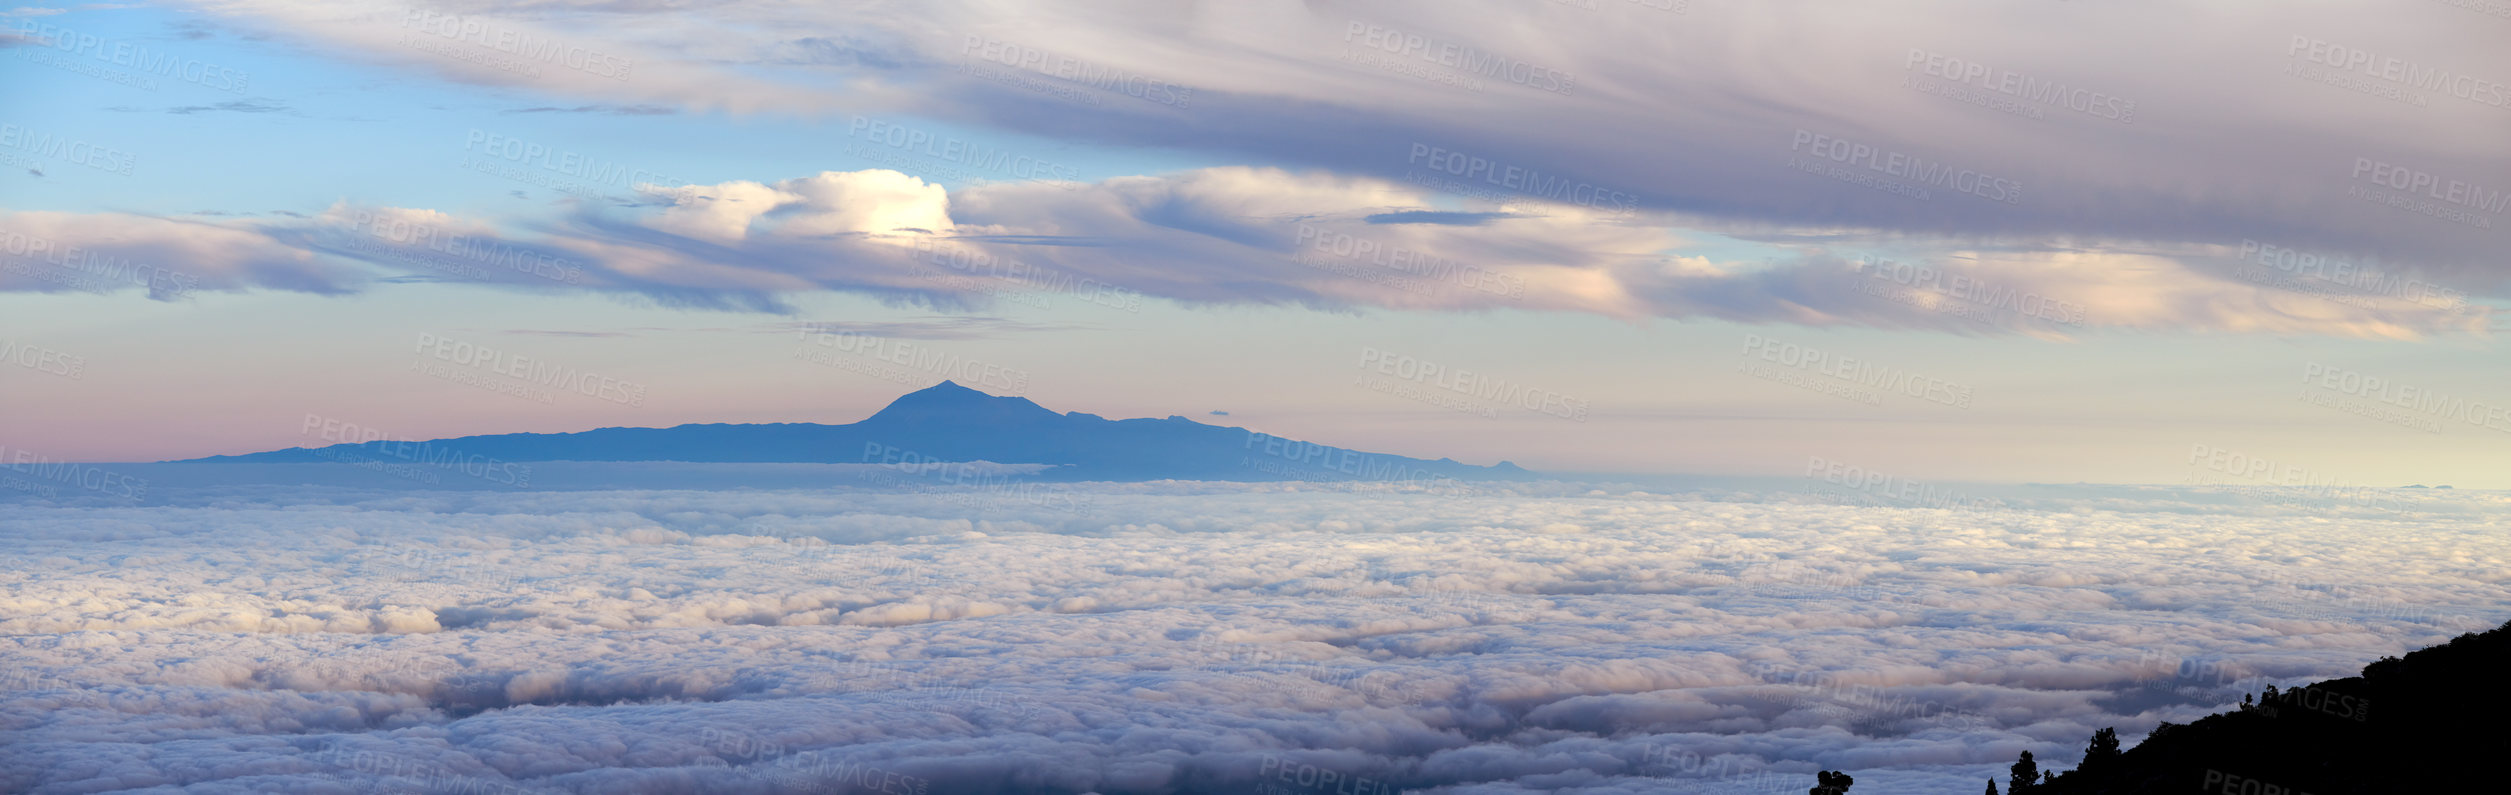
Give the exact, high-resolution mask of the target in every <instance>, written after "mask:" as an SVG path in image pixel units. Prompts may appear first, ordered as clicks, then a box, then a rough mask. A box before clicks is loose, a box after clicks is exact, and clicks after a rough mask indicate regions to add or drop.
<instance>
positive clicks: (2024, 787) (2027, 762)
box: [2005, 751, 2040, 795]
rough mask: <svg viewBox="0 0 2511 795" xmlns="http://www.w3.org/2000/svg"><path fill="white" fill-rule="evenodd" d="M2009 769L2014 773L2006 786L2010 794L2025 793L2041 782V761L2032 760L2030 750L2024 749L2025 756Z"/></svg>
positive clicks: (2021, 794)
mask: <svg viewBox="0 0 2511 795" xmlns="http://www.w3.org/2000/svg"><path fill="white" fill-rule="evenodd" d="M2007 770H2008V771H2009V772H2011V773H2013V774H2014V777H2013V778H2011V779H2009V780H2008V783H2007V784H2006V786H2005V791H2006V793H2008V795H2023V793H2026V792H2030V791H2031V789H2032V787H2033V786H2034V785H2037V784H2039V783H2040V763H2038V762H2034V761H2031V752H2030V751H2024V752H2023V758H2022V759H2019V760H2016V761H2015V762H2014V766H2013V767H2011V768H2007Z"/></svg>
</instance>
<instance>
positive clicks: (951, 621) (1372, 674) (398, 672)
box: [0, 483, 2511, 793]
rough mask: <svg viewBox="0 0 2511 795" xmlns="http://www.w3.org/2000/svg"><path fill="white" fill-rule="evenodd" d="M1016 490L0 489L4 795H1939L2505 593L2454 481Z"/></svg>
mask: <svg viewBox="0 0 2511 795" xmlns="http://www.w3.org/2000/svg"><path fill="white" fill-rule="evenodd" d="M1046 488H1047V489H1049V490H1050V491H1048V492H1043V494H1044V495H1045V497H1051V499H1048V498H1045V497H1041V492H1030V491H994V492H982V493H974V494H951V493H935V494H884V493H876V492H868V491H862V490H856V489H835V490H830V489H817V490H812V491H743V492H735V491H722V492H714V491H706V492H697V491H677V492H658V491H587V492H524V493H513V492H462V493H457V492H429V491H415V492H382V491H373V490H354V491H352V490H328V489H319V488H317V489H313V490H309V491H301V492H297V493H287V494H282V493H278V492H274V491H272V490H268V489H238V488H222V489H216V490H210V491H206V492H186V493H184V494H181V495H178V496H177V498H175V499H171V500H170V501H169V502H168V503H167V504H161V505H151V506H126V507H110V506H85V507H79V506H70V505H56V504H52V503H48V502H31V503H20V504H17V505H13V506H12V507H11V509H10V510H9V511H8V512H7V513H6V514H5V515H0V540H5V541H6V544H5V545H4V547H0V548H5V549H6V550H7V552H6V553H5V554H6V555H7V557H8V558H9V561H8V565H6V566H5V567H4V568H0V571H5V572H7V574H6V577H7V578H8V580H9V587H8V588H7V589H6V594H7V595H6V596H5V598H0V679H4V680H5V686H4V687H0V732H5V733H6V735H7V736H8V738H9V741H8V742H6V743H5V744H0V770H5V771H7V772H6V773H0V788H6V789H9V790H13V791H35V792H105V791H174V790H177V789H180V790H181V791H187V792H340V791H369V790H368V789H367V788H370V787H404V788H415V789H421V790H426V791H450V790H454V789H455V788H456V787H460V786H469V787H475V788H476V789H472V790H462V791H519V792H588V793H589V792H655V793H661V792H684V791H700V792H758V793H766V792H803V791H828V790H830V789H832V788H836V787H840V786H852V787H855V788H856V789H855V790H853V791H890V792H908V791H919V790H916V789H913V788H914V787H917V786H921V787H923V788H924V789H923V790H921V791H929V792H1011V791H1060V792H1094V791H1095V792H1175V791H1189V790H1191V791H1206V790H1218V789H1229V790H1232V791H1245V790H1251V789H1253V788H1254V787H1257V786H1259V785H1262V784H1266V783H1271V784H1275V785H1278V786H1280V787H1282V788H1283V789H1284V790H1285V791H1290V792H1319V793H1324V792H1335V791H1338V790H1337V789H1336V788H1335V787H1336V786H1337V785H1335V784H1333V782H1344V783H1342V784H1340V785H1339V786H1341V787H1342V789H1341V790H1339V791H1343V792H1351V791H1355V790H1353V789H1352V787H1353V786H1354V785H1353V784H1352V782H1358V781H1361V780H1363V779H1365V780H1367V781H1371V782H1382V783H1386V784H1387V785H1389V786H1394V787H1401V788H1404V789H1406V790H1407V791H1435V792H1532V791H1544V790H1555V791H1557V790H1573V791H1595V792H1616V791H1618V792H1652V791H1665V790H1666V789H1667V788H1669V787H1694V788H1696V789H1697V790H1698V791H1704V792H1706V791H1742V790H1743V789H1744V788H1746V787H1750V788H1752V789H1754V790H1757V791H1772V790H1778V789H1780V788H1787V789H1788V791H1793V790H1794V789H1801V788H1802V787H1805V786H1810V784H1809V783H1808V782H1809V781H1810V780H1811V778H1812V774H1813V772H1814V771H1815V770H1817V769H1847V770H1851V771H1852V772H1854V773H1855V774H1856V775H1857V777H1858V791H1859V792H1861V793H1862V792H1867V791H1868V790H1869V789H1872V790H1873V791H1875V792H1882V793H1894V792H1953V791H1961V792H1968V791H1971V790H1973V789H1976V788H1977V787H1978V782H1979V780H1980V779H1982V778H1985V777H1987V776H1989V775H1990V774H1991V773H1992V772H1994V773H1996V774H1998V775H2001V771H2002V767H2003V765H2005V764H2006V763H2008V762H2010V761H2011V760H2012V759H2013V757H2014V755H2015V753H2016V752H2017V751H2020V750H2023V749H2026V748H2028V749H2031V750H2033V751H2034V753H2035V754H2037V755H2040V756H2042V757H2043V758H2047V759H2051V760H2052V761H2054V762H2056V763H2057V764H2059V765H2061V766H2064V765H2069V764H2071V763H2072V758H2073V757H2074V755H2075V754H2077V753H2080V750H2079V749H2080V748H2081V747H2082V745H2083V743H2084V739H2085V738H2086V737H2087V736H2088V735H2089V734H2090V733H2091V732H2092V730H2094V729H2097V728H2101V727H2103V726H2117V727H2119V728H2120V729H2121V731H2122V733H2123V734H2126V735H2127V736H2128V737H2129V738H2130V739H2131V740H2133V739H2134V738H2136V737H2138V736H2141V735H2142V734H2143V733H2144V732H2146V731H2148V730H2150V729H2151V728H2152V727H2153V726H2154V725H2155V723H2156V722H2158V721H2162V720H2173V721H2186V720H2189V719H2191V718H2193V717H2196V716H2199V715H2202V714H2205V713H2207V712H2210V711H2213V710H2215V709H2219V708H2221V707H2223V706H2224V705H2225V704H2227V703H2231V702H2237V701H2238V699H2239V695H2240V693H2241V692H2244V691H2255V690H2258V689H2260V687H2261V686H2262V685H2263V684H2264V683H2267V682H2276V683H2280V684H2287V685H2289V684H2292V683H2296V682H2301V681H2307V680H2312V679H2316V678H2323V677H2329V676H2337V675H2344V674H2347V673H2350V672H2352V671H2353V670H2354V669H2356V668H2357V667H2359V666H2360V665H2361V664H2362V663H2364V662H2367V661H2369V660H2371V659H2373V658H2376V657H2378V656H2381V655H2384V654H2395V653H2399V652H2401V651H2404V650H2407V649H2410V648H2414V647H2417V646H2421V645H2424V644H2429V643H2432V642H2434V641H2437V640H2440V639H2444V638H2446V637H2448V636H2451V635H2454V634H2456V633H2459V632H2464V631H2469V630H2474V629H2480V628H2485V627H2489V626H2492V625H2495V624H2498V623H2499V622H2500V620H2501V619H2502V618H2503V617H2504V616H2505V614H2506V608H2511V576H2506V575H2505V574H2504V572H2506V571H2511V565H2506V563H2507V562H2511V561H2507V560H2506V559H2507V558H2511V548H2507V547H2506V543H2505V542H2504V541H2503V540H2502V539H2504V538H2505V537H2506V536H2505V535H2504V533H2503V530H2504V527H2503V517H2504V513H2503V511H2502V508H2503V507H2504V506H2503V503H2504V499H2505V498H2504V495H2501V494H2494V493H2482V492H2457V493H2452V492H2435V491H2423V492H2416V493H2413V494H2412V495H2411V496H2410V497H2407V498H2401V499H2400V500H2399V501H2395V502H2384V503H2382V505H2381V506H2378V507H2379V509H2378V510H2373V509H2372V506H2361V505H2356V506H2338V507H2335V508H2334V509H2332V510H2319V509H2317V508H2313V507H2310V506H2295V505H2290V504H2281V503H2276V502H2272V501H2267V502H2243V501H2242V500H2240V499H2230V500H2227V499H2225V495H2224V494H2220V493H2210V492H2207V491H2206V490H2202V489H2200V490H2195V491H2191V490H2186V489H2180V490H2168V489H2165V490H2138V489H2117V490H2103V491H2091V490H2084V491H2081V492H2074V491H2059V492H2047V491H2044V492H2041V493H2039V494H2038V496H2033V497H2029V498H2020V497H2018V498H2017V499H2014V500H2010V501H2008V503H2007V504H2009V505H2012V506H2015V507H2011V508H1999V509H1995V510H1926V509H1905V508H1889V507H1859V506H1850V505H1827V504H1816V503H1811V502H1808V501H1807V499H1808V498H1807V497H1806V496H1805V495H1804V494H1802V493H1794V494H1791V493H1788V492H1785V491H1776V490H1764V491H1762V492H1760V493H1757V494H1743V493H1721V494H1716V495H1709V496H1718V497H1720V499H1719V500H1717V501H1704V500H1702V499H1699V497H1700V496H1703V495H1701V494H1689V495H1675V496H1668V495H1664V494H1649V493H1645V492H1628V491H1621V490H1618V489H1617V490H1615V491H1613V492H1611V493H1608V492H1606V491H1592V492H1590V491H1584V490H1583V487H1575V486H1566V485H1564V484H1551V485H1536V486H1525V487H1509V490H1507V491H1503V492H1490V493H1481V494H1474V495H1466V496H1457V495H1450V494H1423V493H1406V492H1405V491H1404V490H1402V489H1388V488H1384V487H1372V486H1368V485H1359V486H1349V487H1331V486H1313V485H1311V486H1299V485H1284V484H1258V485H1229V484H1183V483H1181V484H1080V485H1051V486H1047V487H1046ZM176 491H179V490H177V489H167V490H164V491H162V492H159V493H160V494H161V496H163V495H164V494H169V493H173V492H176ZM1765 774H1767V775H1768V776H1770V777H1766V778H1765V777H1763V776H1764V775H1765ZM501 787H513V788H514V789H512V790H505V789H500V788H501ZM1956 788H1959V789H1956ZM1364 791H1365V790H1364Z"/></svg>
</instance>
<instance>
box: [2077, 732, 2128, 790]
mask: <svg viewBox="0 0 2511 795" xmlns="http://www.w3.org/2000/svg"><path fill="white" fill-rule="evenodd" d="M2118 762H2119V730H2118V728H2117V727H2111V728H2107V729H2102V730H2100V731H2097V732H2093V736H2092V744H2090V745H2086V746H2084V763H2083V764H2080V765H2076V766H2075V769H2076V770H2077V771H2079V772H2082V773H2083V774H2084V775H2087V776H2092V777H2095V778H2099V777H2104V776H2107V775H2109V774H2110V768H2111V766H2113V765H2116V764H2118Z"/></svg>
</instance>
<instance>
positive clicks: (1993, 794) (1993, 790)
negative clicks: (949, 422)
mask: <svg viewBox="0 0 2511 795" xmlns="http://www.w3.org/2000/svg"><path fill="white" fill-rule="evenodd" d="M1988 795H1997V780H1996V779H1993V778H1992V779H1988Z"/></svg>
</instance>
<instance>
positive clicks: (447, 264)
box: [9, 167, 2491, 338]
mask: <svg viewBox="0 0 2511 795" xmlns="http://www.w3.org/2000/svg"><path fill="white" fill-rule="evenodd" d="M640 190H641V191H642V193H643V195H644V197H645V201H644V203H643V204H642V205H639V206H633V207H628V208H612V207H577V208H575V209H574V210H572V211H571V212H568V213H566V214H563V215H560V216H556V217H548V218H536V219H513V220H514V222H513V223H503V224H501V223H492V222H490V221H488V220H482V219H472V218H462V217H456V216H452V215H449V214H446V213H442V212H438V211H433V210H425V209H414V208H393V207H354V206H350V205H346V204H343V205H338V206H335V207H333V208H331V209H329V210H328V211H326V212H325V213H324V214H322V215H321V216H319V217H315V218H309V219H300V220H294V221H290V220H283V219H269V220H255V221H232V222H229V223H226V224H224V225H212V224H176V223H174V222H169V221H164V220H162V219H152V218H142V217H136V216H67V215H59V214H53V215H51V216H49V217H51V218H54V219H57V220H56V221H55V223H56V225H61V224H66V223H67V222H68V221H69V220H76V221H77V222H78V224H77V227H78V228H76V229H73V230H69V231H65V232H61V233H58V236H61V237H62V238H63V240H64V242H63V245H76V244H78V243H80V242H81V241H83V240H84V239H86V238H103V239H112V238H113V237H115V236H116V235H121V236H123V237H132V236H145V235H150V234H158V235H162V234H164V233H165V230H179V231H184V232H187V233H189V234H194V235H212V234H215V235H225V236H229V237H233V238H235V239H236V240H238V241H239V242H241V243H245V244H249V245H244V246H240V247H237V248H234V249H231V250H226V251H223V252H222V255H223V256H225V257H226V258H227V260H228V261H230V262H234V263H236V264H235V265H234V266H232V267H233V268H234V269H236V270H238V271H240V272H241V273H238V274H236V275H235V276H233V277H231V278H227V279H223V280H220V281H219V282H217V283H215V284H214V285H212V286H214V287H223V288H232V287H242V286H253V285H255V284H276V285H291V286H300V285H305V284H307V283H309V282H308V279H307V274H308V273H310V272H314V271H315V269H314V264H315V263H316V262H317V261H316V260H315V259H314V258H313V257H312V256H311V255H312V254H317V253H318V254H321V255H325V256H324V257H323V258H322V259H320V260H319V262H321V263H324V269H323V270H321V271H320V272H322V273H326V274H332V278H330V279H327V280H324V281H322V282H320V284H321V285H323V286H324V287H326V288H329V289H349V285H351V284H353V283H354V282H353V281H352V280H351V279H349V278H348V274H356V273H367V272H369V269H372V268H379V269H382V270H385V271H397V272H400V273H402V274H403V275H402V276H400V277H397V278H412V277H425V278H429V279H433V280H457V281H470V282H479V283H487V284H497V285H504V286H510V287H535V288H544V289H577V288H583V289H604V290H614V291H633V292H640V293H644V294H647V295H651V296H656V297H660V298H664V299H666V300H669V301H673V302H676V303H687V304H695V305H705V306H716V307H723V308H739V309H757V310H781V309H782V308H783V307H784V303H783V300H782V298H783V297H784V296H787V295H791V294H795V293H801V292H807V291H816V290H839V291H849V292H858V293H864V294H870V295H875V296H880V297H883V298H887V299H892V300H900V301H909V302H920V303H924V304H927V305H930V306H934V307H939V308H948V309H960V310H964V309H972V308H981V307H984V306H988V305H991V304H993V303H995V302H996V301H998V300H999V299H1000V298H1001V297H1003V296H1004V295H1006V294H1011V293H1070V294H1074V295H1076V296H1080V297H1083V298H1085V299H1087V300H1094V301H1119V302H1132V303H1138V302H1139V301H1141V300H1144V299H1145V298H1146V297H1147V298H1163V299H1170V300H1175V301H1180V302H1188V303H1272V304H1294V305H1302V306H1310V307H1318V308H1328V309H1350V308H1372V307H1373V308H1386V309H1398V310H1425V311H1472V310H1488V309H1501V308H1520V309H1531V310H1546V311H1563V312H1584V313H1593V314H1599V315H1605V316H1610V317H1619V318H1631V319H1637V318H1647V317H1670V318H1693V317H1713V318H1721V319H1727V320H1735V321H1741V322H1752V323H1793V324H1803V325H1813V326H1832V325H1855V326H1868V327H1880V328H1909V329H1926V330H1937V331H1947V332H1953V333H1976V334H1992V333H2027V334H2035V335H2040V336H2047V337H2067V336H2071V335H2073V334H2076V333H2080V332H2082V331H2085V330H2090V329H2099V328H2139V329H2176V330H2207V331H2229V332H2266V333H2278V334H2331V335H2341V336H2364V337H2386V338H2412V337H2418V336H2423V335H2427V334H2442V333H2484V332H2485V331H2486V330H2487V326H2488V323H2489V322H2490V317H2491V313H2490V309H2489V308H2488V307H2485V306H2483V305H2480V304H2476V303H2472V302H2470V301H2469V300H2468V299H2467V297H2466V296H2465V294H2463V293H2455V292H2451V291H2443V290H2439V289H2437V288H2434V287H2433V286H2431V285H2430V283H2429V282H2426V281H2423V280H2419V279H2415V278H2414V277H2413V276H2412V273H2411V272H2409V273H2406V274H2401V275H2387V276H2383V278H2382V279H2379V280H2373V281H2364V280H2361V279H2356V280H2352V281H2343V282H2341V281H2337V280H2332V279H2328V278H2325V277H2319V276H2314V275H2312V272H2311V271H2306V270H2301V269H2299V268H2297V267H2292V266H2288V267H2286V268H2285V269H2284V270H2283V271H2278V270H2276V269H2273V268H2269V267H2267V266H2264V265H2257V264H2256V262H2255V261H2272V260H2271V258H2268V257H2261V256H2259V255H2258V254H2257V250H2256V249H2257V247H2256V246H2251V247H2249V248H2248V249H2244V248H2242V247H2224V246H2193V247H2182V248H2180V249H2176V250H2171V251H2149V252H2142V253H2127V252H2119V251H2103V252H2094V251H2081V250H2048V249H2015V248H1983V247H1962V246H1958V245H1956V244H1954V243H1952V242H1950V241H1941V240H1939V241H1932V242H1930V241H1910V242H1905V243H1904V244H1903V245H1902V248H1903V249H1906V250H1909V251H1913V252H1915V253H1913V254H1908V255H1899V256H1896V257H1878V256H1870V255H1861V256H1859V257H1857V258H1855V259H1849V258H1846V257H1843V256H1839V255H1834V254H1831V253H1829V252H1828V250H1827V249H1825V248H1823V247H1821V246H1814V247H1811V248H1809V249H1808V251H1809V253H1807V254H1805V255H1803V256H1801V257H1798V258H1796V259H1793V260H1788V261H1776V262H1732V261H1726V262H1722V261H1716V260H1713V259H1710V258H1707V257H1702V256H1694V255H1685V254H1681V253H1679V252H1680V251H1681V250H1682V249H1683V248H1684V247H1685V246H1686V245H1688V243H1689V241H1687V240H1686V239H1685V238H1684V237H1682V236H1681V235H1679V234H1677V233H1675V232H1673V231H1672V230H1669V229H1667V228H1665V227H1661V226H1653V225H1645V224H1637V223H1631V222H1629V221H1627V220H1626V219H1622V218H1619V217H1617V215H1616V214H1615V213H1611V212H1606V211H1602V210H1598V209H1594V208H1583V207H1573V206H1562V205H1542V204H1535V203H1523V202H1512V201H1506V200H1492V201H1487V202H1479V203H1476V204H1475V206H1477V207H1482V208H1483V209H1478V210H1473V211H1442V210H1434V209H1431V208H1433V207H1436V206H1438V205H1439V203H1440V200H1439V199H1438V198H1437V197H1435V196H1433V195H1431V194H1429V193H1428V192H1426V191H1424V190H1422V189H1420V188H1419V187H1417V186H1412V185H1408V184H1403V183H1396V182H1389V181H1384V180H1377V179H1370V178H1358V177H1349V176H1342V175H1335V174H1330V173H1324V172H1303V173H1294V172H1287V171H1282V170H1278V169H1261V168H1244V167H1221V168H1209V169H1199V170H1193V171H1187V172H1181V173H1177V174H1170V175H1166V176H1159V177H1120V178H1114V179H1109V180H1106V181H1103V182H1098V183H1091V184H1086V185H1076V184H1070V183H1020V184H983V185H975V186H970V187H966V188H962V189H960V190H958V191H956V192H951V191H946V190H944V189H943V188H942V187H941V186H938V185H933V184H931V183H927V182H925V181H923V180H921V179H919V178H916V177H913V176H909V175H906V174H902V173H899V172H896V171H890V170H882V169H876V170H867V171H856V172H822V173H820V174H816V175H812V176H808V177H797V178H793V179H787V180H780V181H777V182H773V183H761V182H751V181H734V182H726V183H720V184H715V185H681V186H659V185H649V186H642V187H641V188H640ZM131 227H136V228H137V229H136V231H132V232H128V233H125V232H124V230H125V229H126V228H131ZM79 234H83V235H84V237H80V236H76V235H79ZM288 248H295V249H298V251H287V250H286V249H288ZM254 251H268V252H273V253H274V254H283V255H284V256H274V257H269V258H264V259H258V260H257V259H250V258H247V257H244V256H242V253H249V252H254ZM265 262H266V263H269V264H268V266H267V267H269V268H272V269H274V270H276V271H277V272H276V273H271V274H261V275H256V273H257V272H256V270H255V269H257V268H260V267H264V266H263V265H261V263H265ZM348 263H358V264H360V265H362V266H363V267H357V268H351V267H349V266H348ZM2367 272H2368V271H2367ZM9 284H13V285H17V286H19V287H20V288H21V289H44V285H43V284H42V283H40V282H36V281H32V280H28V279H24V278H21V279H18V280H15V281H12V282H9ZM2410 288H2411V289H2410ZM300 289H302V287H300Z"/></svg>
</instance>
